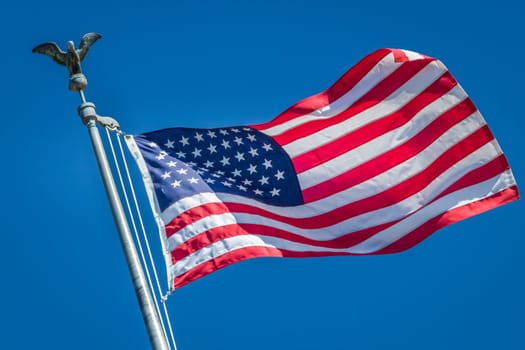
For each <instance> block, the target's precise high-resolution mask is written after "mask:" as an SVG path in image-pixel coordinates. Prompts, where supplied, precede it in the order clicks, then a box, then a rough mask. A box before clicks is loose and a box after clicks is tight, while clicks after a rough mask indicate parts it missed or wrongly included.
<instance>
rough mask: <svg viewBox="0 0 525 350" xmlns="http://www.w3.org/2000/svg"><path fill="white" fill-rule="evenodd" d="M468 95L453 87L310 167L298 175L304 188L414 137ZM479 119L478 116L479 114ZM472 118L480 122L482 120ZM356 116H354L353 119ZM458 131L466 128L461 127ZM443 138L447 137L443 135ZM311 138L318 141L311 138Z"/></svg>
mask: <svg viewBox="0 0 525 350" xmlns="http://www.w3.org/2000/svg"><path fill="white" fill-rule="evenodd" d="M465 98H466V96H465V94H464V92H463V90H462V89H461V88H459V87H457V86H456V87H454V88H453V89H452V90H450V91H449V93H447V94H446V95H443V96H441V97H440V98H439V99H437V100H435V101H434V102H432V103H431V104H429V105H428V106H426V107H425V108H423V109H422V110H421V111H419V112H418V113H417V114H416V115H415V116H414V117H413V118H412V119H410V120H409V121H408V122H407V123H405V124H404V125H401V126H400V127H398V128H396V129H393V130H391V131H389V132H387V133H385V134H383V135H381V136H378V137H376V138H374V139H372V140H371V141H369V142H367V143H364V144H362V145H360V146H359V147H356V148H354V149H352V150H350V151H348V152H346V153H343V154H341V155H339V156H337V157H335V158H333V159H330V160H328V161H326V162H324V163H322V164H320V165H318V166H316V167H313V168H311V169H308V170H306V171H304V172H302V173H301V174H298V176H297V178H298V180H299V184H300V186H301V189H303V190H304V189H307V188H310V187H312V186H315V185H317V184H320V183H322V182H325V181H328V180H329V179H330V178H333V177H335V176H338V175H340V174H342V173H345V172H347V171H349V170H351V169H353V168H355V167H357V166H359V165H361V164H363V163H365V162H367V161H369V160H371V159H374V158H376V157H378V156H380V155H381V154H383V153H385V152H386V151H389V150H392V149H394V148H396V147H397V146H399V145H402V144H403V143H405V142H407V141H409V140H410V139H411V138H413V137H414V136H416V135H417V134H418V133H420V132H421V131H422V130H423V129H425V128H426V127H427V126H428V125H429V124H431V123H432V122H433V121H434V120H436V119H438V118H439V116H441V115H442V114H443V113H444V112H446V111H448V110H449V109H451V108H453V107H454V106H456V105H458V104H459V103H460V102H462V101H463V100H464V99H465ZM478 119H479V118H478ZM478 119H476V118H473V120H472V122H473V123H475V124H476V125H479V120H478ZM351 120H353V118H352V119H351ZM457 132H458V133H462V132H463V130H461V129H459V130H458V131H457ZM318 137H319V138H321V137H326V135H319V136H318ZM440 138H441V139H442V140H445V138H442V137H440ZM312 142H316V141H315V140H312Z"/></svg>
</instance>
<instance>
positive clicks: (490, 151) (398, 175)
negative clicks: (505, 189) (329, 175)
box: [163, 125, 501, 222]
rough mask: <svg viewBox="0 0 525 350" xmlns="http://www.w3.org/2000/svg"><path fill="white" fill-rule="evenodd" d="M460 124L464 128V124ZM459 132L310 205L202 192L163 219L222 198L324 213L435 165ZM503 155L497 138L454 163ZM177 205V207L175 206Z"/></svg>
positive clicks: (286, 212)
mask: <svg viewBox="0 0 525 350" xmlns="http://www.w3.org/2000/svg"><path fill="white" fill-rule="evenodd" d="M456 127H457V128H461V125H459V126H456ZM476 130H477V129H476ZM474 131H475V130H474ZM455 132H456V129H454V128H453V129H451V130H449V131H448V132H447V133H445V134H443V136H444V140H442V139H438V140H436V141H435V142H434V143H432V144H431V145H430V146H429V147H428V148H426V149H425V150H424V151H423V152H421V153H419V154H416V155H415V156H414V157H413V158H411V159H408V160H407V161H406V162H403V163H401V164H399V165H398V166H396V167H394V168H391V169H390V170H389V171H387V172H384V173H382V174H379V175H377V176H376V177H373V178H371V179H369V180H367V181H366V182H363V183H361V184H359V185H357V186H354V187H352V188H349V189H347V190H345V191H341V192H338V193H336V194H334V195H332V196H330V197H326V198H323V199H320V200H318V201H315V202H311V203H308V204H306V205H300V206H294V207H280V206H273V205H269V204H265V203H261V202H256V201H255V200H252V199H250V198H246V197H243V196H238V195H233V194H227V193H219V194H218V195H219V196H220V199H219V198H218V197H217V196H216V195H215V194H213V193H199V194H196V195H194V196H192V197H188V198H184V199H181V200H179V201H178V202H176V203H175V204H174V205H173V206H172V207H170V208H168V209H166V211H165V212H164V213H163V219H164V220H165V222H170V221H171V220H173V219H174V218H175V217H177V216H178V215H179V214H181V213H183V212H185V211H187V210H190V209H193V208H195V207H198V206H200V205H205V204H210V203H218V202H221V201H223V202H232V203H241V204H246V205H254V206H257V207H259V208H261V209H263V210H266V211H269V212H272V213H275V214H279V215H282V216H286V217H290V218H308V217H312V216H316V215H321V214H324V213H326V212H329V211H332V210H334V209H337V208H339V207H341V206H343V205H345V204H349V203H352V202H355V201H358V200H361V199H363V198H367V197H370V196H373V195H375V194H377V193H380V192H383V191H385V190H387V189H389V188H391V187H393V186H395V185H397V184H399V183H401V182H403V181H405V180H407V179H409V178H411V177H412V176H414V175H416V174H417V173H419V172H420V171H422V170H424V169H425V168H427V167H428V166H429V165H430V164H432V163H433V162H434V161H435V160H436V159H437V158H438V157H440V156H441V155H442V154H443V152H445V151H446V150H447V149H448V148H450V147H452V146H453V145H455V144H456V143H457V142H458V141H460V140H461V139H463V138H464V136H465V135H461V136H459V137H458V136H456V137H448V134H449V133H451V134H454V133H455ZM471 132H472V131H471ZM469 134H470V133H469ZM500 154H501V149H500V148H499V147H498V145H497V143H496V141H495V140H492V142H490V143H487V144H486V145H484V146H482V147H480V148H479V149H478V150H476V151H475V152H473V153H472V154H470V155H469V156H467V157H466V158H464V159H463V160H461V161H460V162H459V163H457V164H456V165H454V167H458V166H464V167H466V171H470V170H472V169H474V168H476V167H478V166H479V165H481V164H485V163H487V162H489V161H490V160H492V159H494V158H496V157H497V156H499V155H500ZM174 207H176V208H177V209H174Z"/></svg>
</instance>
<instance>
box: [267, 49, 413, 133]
mask: <svg viewBox="0 0 525 350" xmlns="http://www.w3.org/2000/svg"><path fill="white" fill-rule="evenodd" d="M402 64H403V63H402V62H401V63H398V62H395V61H394V55H393V53H392V52H391V53H389V54H388V55H386V56H385V57H384V58H383V59H382V60H381V61H379V62H378V63H377V64H376V65H375V66H374V67H373V68H372V69H371V70H370V71H369V72H368V73H367V74H366V75H365V76H364V77H363V78H362V79H361V80H360V81H359V82H358V83H357V84H356V85H355V86H354V87H353V88H352V89H351V90H349V91H348V92H347V93H346V94H344V95H343V96H341V97H340V98H338V99H337V100H336V101H334V102H332V103H330V104H328V105H327V106H323V107H321V108H319V109H317V110H315V111H313V112H312V113H310V114H305V115H303V116H301V117H297V118H294V119H292V120H289V121H286V122H284V123H282V124H279V125H276V126H273V127H271V128H268V129H265V130H261V131H262V132H264V133H265V134H268V135H270V136H276V135H279V134H282V133H283V132H285V131H287V130H289V129H292V128H294V127H296V126H299V125H301V124H304V123H307V122H309V121H311V120H319V119H324V118H331V117H333V116H334V115H337V114H339V113H341V112H342V111H344V110H345V109H347V108H348V107H349V106H351V105H352V104H353V103H354V102H355V101H357V100H358V99H360V98H361V97H362V96H363V95H364V94H366V93H367V92H368V91H370V90H371V89H372V88H373V87H374V86H376V85H377V84H378V83H380V82H381V81H382V80H383V79H385V78H386V77H387V76H389V75H390V74H392V72H394V71H395V70H396V69H397V68H399V67H400V66H401V65H402Z"/></svg>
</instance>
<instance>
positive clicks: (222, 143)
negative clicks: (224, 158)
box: [221, 140, 231, 149]
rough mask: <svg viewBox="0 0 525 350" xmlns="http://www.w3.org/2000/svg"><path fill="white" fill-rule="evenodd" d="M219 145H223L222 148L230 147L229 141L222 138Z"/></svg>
mask: <svg viewBox="0 0 525 350" xmlns="http://www.w3.org/2000/svg"><path fill="white" fill-rule="evenodd" d="M221 146H222V147H224V149H227V148H231V146H230V141H226V140H222V142H221Z"/></svg>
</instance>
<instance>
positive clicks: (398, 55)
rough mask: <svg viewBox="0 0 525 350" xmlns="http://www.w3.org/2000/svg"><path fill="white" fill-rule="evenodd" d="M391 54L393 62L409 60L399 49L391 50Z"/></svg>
mask: <svg viewBox="0 0 525 350" xmlns="http://www.w3.org/2000/svg"><path fill="white" fill-rule="evenodd" d="M392 53H393V54H394V62H408V61H410V59H409V58H408V56H407V55H406V54H405V52H404V51H403V50H399V49H392Z"/></svg>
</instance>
